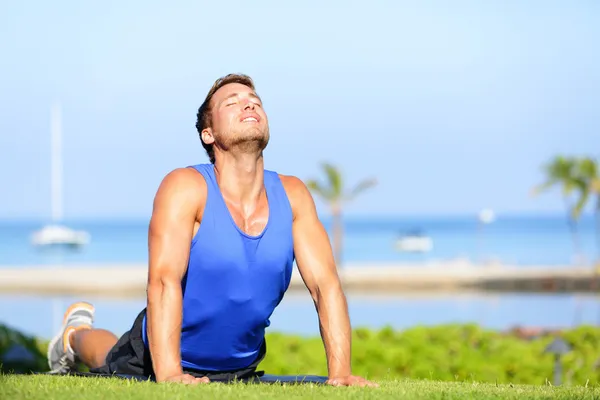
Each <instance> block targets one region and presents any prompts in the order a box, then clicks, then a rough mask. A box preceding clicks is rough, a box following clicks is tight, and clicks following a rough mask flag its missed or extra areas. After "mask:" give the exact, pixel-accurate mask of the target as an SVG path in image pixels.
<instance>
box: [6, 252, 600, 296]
mask: <svg viewBox="0 0 600 400" xmlns="http://www.w3.org/2000/svg"><path fill="white" fill-rule="evenodd" d="M339 274H340V277H341V279H342V282H343V285H344V287H345V290H346V291H347V292H352V293H365V294H368V293H381V294H387V295H393V294H405V293H422V292H436V293H465V292H498V293H501V292H511V293H515V292H520V293H561V292H562V293H593V292H597V291H598V289H597V288H598V287H600V280H599V279H597V277H596V275H595V274H594V269H593V268H592V267H573V266H563V267H557V266H553V267H547V266H531V267H528V268H522V267H518V266H510V265H490V266H487V265H476V264H470V263H468V262H464V261H457V262H429V263H423V264H414V263H413V264H410V263H405V264H398V263H385V264H368V263H363V264H353V265H348V266H347V267H344V268H341V269H340V271H339ZM146 280H147V267H146V265H144V264H118V263H117V264H80V265H68V266H59V265H54V266H52V265H49V266H2V267H0V293H20V294H23V293H28V294H44V295H102V296H109V297H117V298H118V297H127V298H139V297H145V295H146ZM594 285H596V286H594ZM288 291H289V292H306V287H305V285H304V283H303V281H302V279H301V277H300V275H299V273H298V271H297V269H294V273H293V275H292V280H291V283H290V287H289V290H288Z"/></svg>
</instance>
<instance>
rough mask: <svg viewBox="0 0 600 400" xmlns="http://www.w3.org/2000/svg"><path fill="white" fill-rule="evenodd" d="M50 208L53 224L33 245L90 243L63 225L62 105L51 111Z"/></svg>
mask: <svg viewBox="0 0 600 400" xmlns="http://www.w3.org/2000/svg"><path fill="white" fill-rule="evenodd" d="M50 145H51V148H50V188H51V193H50V206H51V209H52V222H51V223H49V224H47V225H45V226H43V227H41V229H39V230H37V231H35V232H34V233H33V234H32V235H31V243H32V244H33V245H34V246H37V247H44V246H52V247H54V246H63V247H69V248H74V247H82V246H85V245H87V244H88V243H89V242H90V239H91V235H90V234H89V233H88V232H85V231H77V230H74V229H71V228H69V227H67V226H65V225H64V224H62V223H61V221H62V219H63V183H62V182H63V176H62V175H63V167H62V165H63V161H62V115H61V108H60V104H58V103H55V104H54V105H53V107H52V111H51V125H50Z"/></svg>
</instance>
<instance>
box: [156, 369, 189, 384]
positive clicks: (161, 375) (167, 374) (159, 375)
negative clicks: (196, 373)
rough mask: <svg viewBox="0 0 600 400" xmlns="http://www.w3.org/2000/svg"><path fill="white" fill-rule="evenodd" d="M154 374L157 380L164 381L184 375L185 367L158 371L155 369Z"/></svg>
mask: <svg viewBox="0 0 600 400" xmlns="http://www.w3.org/2000/svg"><path fill="white" fill-rule="evenodd" d="M154 375H155V377H156V381H157V382H162V381H165V380H167V379H169V378H172V377H174V376H178V375H183V368H172V369H168V370H164V371H158V372H157V371H155V373H154Z"/></svg>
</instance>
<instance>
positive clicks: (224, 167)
mask: <svg viewBox="0 0 600 400" xmlns="http://www.w3.org/2000/svg"><path fill="white" fill-rule="evenodd" d="M219 156H220V157H217V159H216V160H215V175H216V179H217V183H218V184H219V188H220V189H221V193H223V196H224V197H225V198H226V199H227V200H230V201H232V202H234V203H238V204H240V205H242V206H246V207H249V208H254V206H255V205H256V203H257V201H258V199H259V197H260V195H261V193H262V191H263V187H264V185H263V182H264V181H263V177H264V161H263V157H262V153H261V154H232V153H221V154H219ZM246 207H244V208H246Z"/></svg>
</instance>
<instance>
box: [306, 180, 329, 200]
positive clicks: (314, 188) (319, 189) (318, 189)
mask: <svg viewBox="0 0 600 400" xmlns="http://www.w3.org/2000/svg"><path fill="white" fill-rule="evenodd" d="M306 187H308V189H309V190H310V191H311V192H313V193H314V194H316V195H318V196H320V197H321V198H322V199H323V200H325V201H332V200H334V198H333V197H334V196H333V195H332V193H331V191H330V190H329V189H328V188H326V187H325V186H323V185H322V184H321V183H319V182H317V181H315V180H313V179H311V180H308V181H306Z"/></svg>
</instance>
